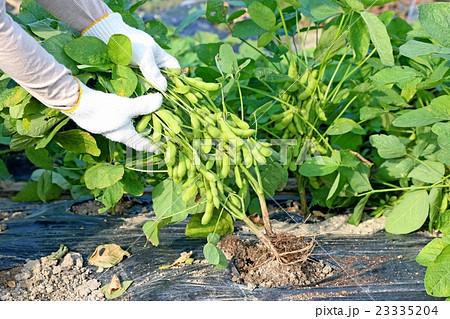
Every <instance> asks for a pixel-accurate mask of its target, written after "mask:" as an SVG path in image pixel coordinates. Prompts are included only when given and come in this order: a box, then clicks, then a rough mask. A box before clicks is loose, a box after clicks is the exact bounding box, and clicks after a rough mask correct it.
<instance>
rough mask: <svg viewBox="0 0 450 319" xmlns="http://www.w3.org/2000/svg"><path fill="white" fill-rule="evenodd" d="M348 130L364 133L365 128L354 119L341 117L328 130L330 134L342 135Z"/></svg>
mask: <svg viewBox="0 0 450 319" xmlns="http://www.w3.org/2000/svg"><path fill="white" fill-rule="evenodd" d="M348 132H352V133H354V134H360V135H363V134H364V133H365V131H364V129H363V128H362V127H361V125H359V124H358V123H356V122H355V121H353V120H352V119H348V118H344V117H341V118H339V119H337V120H336V121H334V122H333V124H332V125H331V126H330V128H329V130H328V133H327V134H328V135H342V134H345V133H348Z"/></svg>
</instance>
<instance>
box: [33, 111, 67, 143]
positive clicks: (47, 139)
mask: <svg viewBox="0 0 450 319" xmlns="http://www.w3.org/2000/svg"><path fill="white" fill-rule="evenodd" d="M69 120H70V118H68V117H67V118H65V119H64V120H62V121H61V122H59V123H58V125H56V126H55V127H54V128H53V129H52V131H51V132H50V133H48V132H47V134H46V135H45V136H44V137H43V138H41V139H40V140H39V142H37V143H36V149H39V148H44V147H46V146H47V144H48V143H50V141H51V140H52V139H53V137H54V136H55V135H56V133H58V131H59V130H60V129H61V128H62V127H63V126H64V125H66V124H67V122H69Z"/></svg>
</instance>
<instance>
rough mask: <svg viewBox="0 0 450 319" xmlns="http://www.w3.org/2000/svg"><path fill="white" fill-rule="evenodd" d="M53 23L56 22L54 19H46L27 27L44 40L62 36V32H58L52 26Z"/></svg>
mask: <svg viewBox="0 0 450 319" xmlns="http://www.w3.org/2000/svg"><path fill="white" fill-rule="evenodd" d="M52 22H56V21H55V20H53V19H49V18H47V19H44V20H40V21H36V22H33V23H29V24H27V27H29V28H30V30H31V31H32V32H33V33H34V34H35V35H37V36H38V37H40V38H42V39H48V38H51V37H53V36H56V35H59V34H61V32H62V31H61V30H56V29H54V28H52V27H51V26H50V24H51V23H52Z"/></svg>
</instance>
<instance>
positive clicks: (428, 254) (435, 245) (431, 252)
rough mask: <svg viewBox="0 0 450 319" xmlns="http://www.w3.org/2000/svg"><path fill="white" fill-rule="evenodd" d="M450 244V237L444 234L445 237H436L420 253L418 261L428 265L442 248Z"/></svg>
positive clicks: (417, 257)
mask: <svg viewBox="0 0 450 319" xmlns="http://www.w3.org/2000/svg"><path fill="white" fill-rule="evenodd" d="M449 245H450V237H448V236H444V237H443V238H434V239H433V240H432V241H430V242H429V243H428V244H427V245H426V246H425V247H423V248H422V250H421V251H420V252H419V254H418V255H417V256H416V261H417V263H419V264H421V265H422V266H425V267H428V266H429V265H430V264H431V263H432V262H433V261H434V260H435V259H436V257H437V256H439V254H440V253H441V252H442V250H443V249H444V248H445V247H447V246H449Z"/></svg>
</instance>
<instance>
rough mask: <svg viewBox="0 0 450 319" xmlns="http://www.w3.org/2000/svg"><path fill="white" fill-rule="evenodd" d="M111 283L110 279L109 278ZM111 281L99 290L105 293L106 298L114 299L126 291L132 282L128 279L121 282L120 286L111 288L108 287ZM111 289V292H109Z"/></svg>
mask: <svg viewBox="0 0 450 319" xmlns="http://www.w3.org/2000/svg"><path fill="white" fill-rule="evenodd" d="M111 283H112V280H111ZM111 283H109V284H107V285H104V286H103V287H102V288H101V290H102V292H103V294H104V295H105V298H106V299H109V300H112V299H116V298H117V297H120V296H122V295H123V293H124V292H126V291H127V289H128V288H129V287H130V286H131V284H132V283H133V281H132V280H129V281H124V282H122V284H121V285H120V288H118V289H116V290H111V289H110V285H111ZM110 290H111V292H110Z"/></svg>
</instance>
